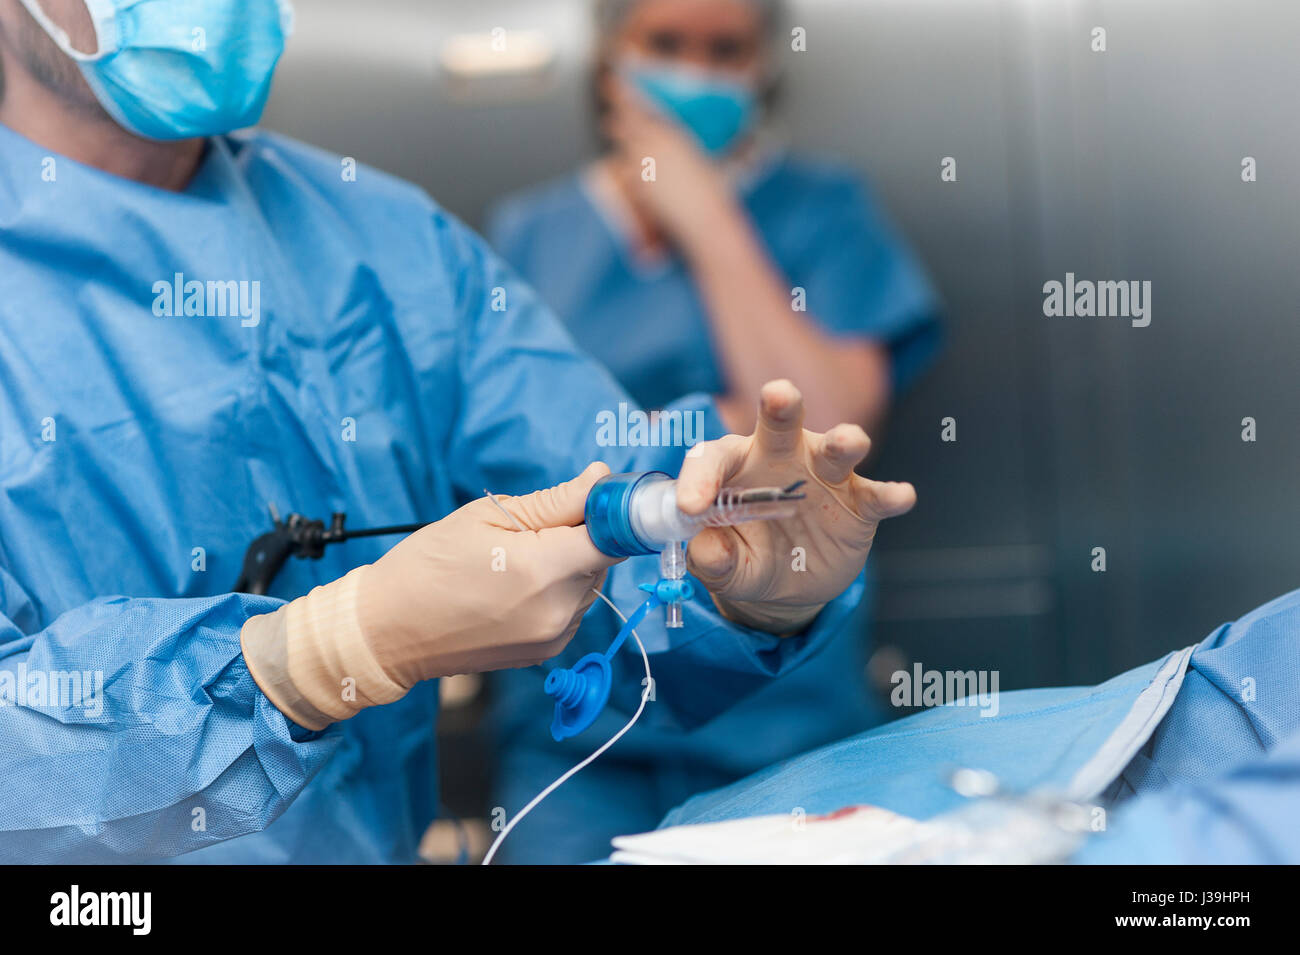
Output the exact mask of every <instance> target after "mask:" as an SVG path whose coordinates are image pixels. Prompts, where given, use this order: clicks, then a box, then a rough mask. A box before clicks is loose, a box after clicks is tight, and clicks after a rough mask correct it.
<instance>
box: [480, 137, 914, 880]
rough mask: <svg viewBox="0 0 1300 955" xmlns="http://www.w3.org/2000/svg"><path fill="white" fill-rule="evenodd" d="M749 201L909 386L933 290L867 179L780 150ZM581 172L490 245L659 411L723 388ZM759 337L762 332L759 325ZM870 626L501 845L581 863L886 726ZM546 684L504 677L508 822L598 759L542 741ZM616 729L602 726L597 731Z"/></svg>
mask: <svg viewBox="0 0 1300 955" xmlns="http://www.w3.org/2000/svg"><path fill="white" fill-rule="evenodd" d="M740 197H741V199H742V201H743V203H744V206H745V208H746V210H747V212H748V214H749V216H750V219H751V221H752V222H753V223H754V227H755V229H756V230H757V232H758V234H759V235H760V236H761V238H762V240H763V242H764V244H765V246H766V248H767V249H768V251H769V253H770V254H771V256H772V260H773V262H774V263H775V265H776V267H777V268H778V269H780V271H781V273H782V275H783V276H784V277H785V278H786V279H788V280H789V282H790V285H791V287H796V286H797V287H800V288H803V289H804V290H805V292H806V302H807V307H808V314H809V315H811V316H813V317H814V318H815V320H816V321H818V322H820V323H821V325H822V327H823V328H824V329H825V330H826V331H827V332H829V333H830V334H832V335H834V336H836V337H838V338H841V339H844V340H854V339H857V340H869V341H873V342H877V343H880V344H882V345H885V346H887V347H888V349H889V352H890V356H891V359H892V361H891V365H892V368H891V370H892V375H893V381H894V385H895V388H896V389H899V388H903V387H906V386H907V385H908V384H910V383H911V382H912V381H913V380H914V379H915V378H916V376H917V375H918V374H919V373H920V372H921V371H922V370H923V369H924V368H925V366H926V365H927V364H928V363H929V362H930V361H931V360H932V358H933V356H934V354H935V351H936V348H937V345H938V339H939V335H938V325H937V323H936V320H935V317H936V314H937V312H938V308H937V301H936V296H935V293H934V291H933V289H932V287H931V285H930V283H929V281H928V279H927V278H926V275H925V273H924V271H923V270H922V268H921V266H920V264H919V263H918V261H917V259H916V258H915V257H914V256H913V255H912V254H911V252H910V250H909V249H908V247H907V246H906V244H905V243H904V242H903V241H902V239H901V237H900V236H899V235H898V233H897V232H896V231H895V229H894V228H893V226H892V225H891V224H890V222H889V221H888V219H887V218H886V216H885V215H884V213H883V212H882V210H881V209H880V207H879V205H878V204H877V203H876V202H875V201H874V199H873V198H872V197H871V196H870V195H869V194H868V193H867V192H866V191H865V190H864V189H863V188H862V187H861V186H860V185H859V184H858V181H857V179H856V177H854V176H852V175H850V174H848V173H846V172H844V171H842V170H840V169H838V168H837V167H835V166H832V165H828V164H823V163H817V162H810V161H805V160H799V159H794V158H791V157H788V156H770V157H768V158H767V159H766V160H765V161H763V162H761V163H760V164H759V165H758V166H757V167H756V168H755V169H754V170H752V171H751V172H750V174H749V175H748V176H747V177H746V178H745V181H744V186H743V188H742V189H741V191H740ZM602 210H603V206H602V204H601V203H600V202H599V201H596V200H594V199H593V197H592V196H591V194H590V193H589V191H588V189H587V187H586V184H585V181H584V179H583V177H582V176H574V177H569V178H566V179H563V180H560V181H558V182H555V183H551V184H547V185H544V186H541V187H539V188H537V189H534V190H531V191H529V192H527V193H525V194H523V195H521V196H519V197H515V198H511V199H508V200H507V201H505V202H504V203H502V204H501V206H500V207H499V208H498V209H497V210H496V211H495V212H494V213H493V215H492V217H491V222H490V225H489V232H488V237H489V239H490V240H491V241H492V242H493V244H494V246H495V247H496V248H497V250H498V251H499V252H500V253H501V254H502V255H503V256H504V257H505V258H506V260H507V261H508V262H510V264H511V265H513V266H514V267H515V268H516V269H517V270H518V271H519V272H520V274H521V275H522V276H523V278H524V279H525V280H527V281H528V283H529V284H530V285H532V286H533V287H534V288H535V289H536V290H537V291H538V294H539V295H540V296H541V298H542V299H543V300H544V301H545V302H546V303H547V304H548V305H550V306H551V308H552V309H553V310H554V311H555V312H556V314H557V315H558V316H559V317H560V319H561V320H562V321H563V322H565V324H566V325H567V326H568V328H569V331H570V332H571V333H572V334H573V336H574V338H575V340H576V341H577V343H578V344H579V345H580V346H581V347H583V348H584V349H585V350H587V351H588V352H589V353H590V354H592V355H593V356H595V357H596V358H597V359H599V360H600V361H601V362H602V363H603V364H604V365H605V366H606V367H607V368H609V369H610V370H611V371H612V372H613V373H614V375H615V377H616V378H618V380H619V382H620V383H621V384H622V385H623V386H624V387H625V388H626V389H627V390H628V392H629V393H630V394H631V395H632V396H633V397H634V398H636V399H637V401H639V402H640V403H641V404H642V405H644V406H645V407H651V408H655V407H662V406H664V405H667V404H668V403H669V402H671V401H673V400H674V399H677V398H679V397H680V396H682V395H685V394H689V393H691V392H706V393H710V394H719V393H722V392H724V391H726V387H725V381H724V378H723V374H722V370H721V367H720V364H719V361H718V357H717V352H716V346H715V343H714V342H713V340H712V338H711V335H710V329H709V321H708V318H707V315H706V313H705V312H704V309H703V305H702V303H701V301H700V297H699V295H698V292H697V291H696V288H695V286H694V284H693V282H692V279H691V276H690V274H689V272H688V271H687V269H686V267H685V266H684V264H683V263H682V262H681V261H680V259H677V258H664V259H662V260H661V261H659V262H658V263H655V264H647V263H645V262H644V261H638V260H637V258H636V257H635V255H634V254H633V253H632V251H631V250H630V249H629V248H628V247H627V245H626V242H625V240H624V239H623V237H622V236H623V230H621V229H620V227H619V226H618V225H617V224H616V221H615V220H613V219H611V218H609V217H608V216H607V215H606V214H605V212H603V211H602ZM758 331H760V332H761V330H758ZM866 609H867V607H866V602H864V607H863V611H862V612H861V613H860V615H859V618H858V619H857V620H855V621H852V622H851V623H850V625H847V626H846V627H845V628H844V632H842V633H841V634H840V635H839V638H837V639H836V640H835V641H834V642H833V643H831V645H830V646H829V647H828V648H827V650H826V651H825V652H824V653H822V654H821V655H820V656H818V657H817V658H816V659H815V660H813V661H811V662H810V663H809V664H808V665H807V666H805V667H803V668H801V669H800V670H799V671H798V672H797V673H794V674H792V675H791V676H790V677H788V678H785V679H782V680H780V681H779V682H778V683H776V684H774V685H772V686H770V687H767V688H766V689H764V690H762V691H761V692H759V693H757V694H755V695H754V696H753V697H752V698H750V699H748V700H746V701H745V702H744V703H742V704H741V705H740V706H737V707H735V708H734V709H733V710H731V711H730V712H729V713H727V714H726V715H724V716H722V717H721V718H719V719H718V720H716V721H714V722H712V723H710V724H708V725H706V726H704V727H701V728H699V729H697V730H694V731H692V732H689V733H680V732H672V731H659V730H656V729H655V728H653V727H650V726H646V727H638V728H636V729H634V730H633V731H632V732H631V733H629V734H628V735H627V736H626V737H624V738H623V740H622V741H621V742H620V743H619V746H618V747H617V749H616V750H615V751H614V752H612V753H610V754H608V755H607V756H604V757H602V758H601V760H600V761H599V762H598V763H596V764H594V765H593V766H591V767H590V768H588V769H586V770H584V771H583V772H582V773H580V774H579V775H578V776H577V777H575V778H573V779H571V780H570V781H569V782H567V783H565V785H564V786H563V787H562V788H561V789H559V790H558V791H557V792H556V793H554V794H553V795H552V796H550V797H549V798H548V799H547V801H546V802H544V803H543V804H541V805H540V806H539V807H538V808H537V809H536V810H534V815H533V817H532V818H530V819H528V820H526V821H525V822H523V823H522V824H521V825H520V826H519V827H518V828H517V829H516V830H515V831H514V832H513V833H512V835H511V837H510V839H509V840H507V842H506V843H505V845H504V846H503V847H502V853H501V858H502V859H505V860H508V861H515V862H543V861H547V860H557V859H558V860H559V861H564V862H580V861H583V860H585V859H590V858H595V857H597V856H600V855H603V854H604V853H605V852H606V851H607V850H608V847H609V839H610V838H611V837H612V836H614V835H618V834H621V833H627V832H639V831H644V830H646V829H650V828H653V827H654V825H655V823H656V822H658V820H659V819H660V818H661V817H662V815H663V814H664V812H666V811H667V810H668V809H669V808H670V807H672V806H673V805H675V804H676V803H678V802H680V801H681V800H682V799H684V798H686V797H687V796H688V795H690V794H691V793H693V792H696V791H699V790H703V789H710V788H713V787H716V786H720V785H723V784H724V783H727V782H730V781H732V780H734V779H737V778H739V777H741V776H744V775H746V774H748V773H750V772H753V771H755V770H757V769H759V768H760V767H762V766H766V765H767V764H769V763H771V762H773V761H775V760H779V759H784V758H786V757H788V756H792V755H794V754H795V753H799V752H802V751H804V750H806V749H809V748H811V747H813V746H818V745H821V744H823V743H826V742H829V741H830V740H833V739H837V738H839V737H842V736H845V735H848V734H850V733H854V732H857V731H859V730H862V729H864V728H866V727H868V726H871V725H873V724H875V723H877V722H879V721H880V719H881V718H882V716H883V714H882V713H881V712H880V710H879V709H878V708H877V706H876V705H875V704H874V703H873V702H872V700H871V699H870V697H869V695H868V693H867V690H866V686H865V679H864V673H863V671H864V664H865V652H864V646H863V642H862V640H861V638H860V634H861V632H862V630H863V628H864V622H865V618H866ZM538 681H539V677H538V675H537V674H535V673H530V672H518V673H507V674H502V675H501V677H499V678H498V679H497V680H496V681H495V689H496V694H497V695H496V707H495V717H496V721H497V724H498V727H497V729H498V733H499V735H500V737H501V740H502V752H503V756H502V765H501V772H500V774H499V777H498V779H499V783H498V787H497V791H498V801H499V803H500V804H501V805H502V806H504V807H505V808H506V809H507V810H508V811H513V809H514V808H515V807H518V806H519V805H521V804H522V803H523V802H524V801H526V800H527V799H528V798H529V797H530V796H532V795H533V794H534V793H535V792H537V791H538V790H540V789H541V788H542V787H543V786H545V785H546V784H547V783H549V782H550V781H551V780H552V779H554V778H556V777H557V776H559V775H560V774H561V773H562V772H563V771H564V770H565V769H567V768H568V766H569V765H572V764H573V763H575V762H577V760H578V759H580V758H581V757H582V756H583V755H584V754H585V752H586V751H589V750H590V749H591V748H592V744H591V740H590V739H589V738H587V737H582V738H579V739H578V740H575V741H573V742H572V743H570V744H568V745H565V746H557V745H556V744H555V743H554V742H552V741H551V740H550V739H549V738H548V737H547V735H546V733H545V726H544V723H543V721H542V715H543V706H544V700H543V699H542V698H541V697H539V695H538V692H537V691H538V685H539V682H538ZM617 728H618V726H617V724H615V723H614V722H613V721H612V720H611V721H606V722H604V723H602V724H601V725H600V727H599V731H596V730H593V731H592V733H591V736H592V737H595V738H600V737H601V736H602V734H606V735H608V734H610V733H612V732H614V731H615V730H616V729H617Z"/></svg>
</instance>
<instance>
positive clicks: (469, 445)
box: [436, 219, 864, 728]
mask: <svg viewBox="0 0 1300 955" xmlns="http://www.w3.org/2000/svg"><path fill="white" fill-rule="evenodd" d="M436 235H437V239H438V242H439V246H440V248H439V250H438V254H439V256H440V257H441V259H442V261H443V262H444V263H445V264H446V268H447V270H448V272H449V273H451V274H455V275H456V276H457V287H456V289H455V301H456V305H457V312H458V319H459V320H458V322H457V332H458V334H460V335H461V336H462V341H461V344H460V347H459V348H458V350H457V353H458V355H459V356H460V358H459V360H460V377H461V401H460V407H459V409H458V411H457V418H456V424H455V427H454V429H453V434H452V436H451V439H450V447H449V449H448V453H449V456H450V461H451V472H452V474H454V475H455V476H456V479H457V481H458V482H459V483H460V487H459V490H460V493H461V494H462V495H464V496H465V497H466V498H469V497H476V496H480V495H482V494H483V492H484V490H490V491H492V492H493V493H503V494H520V493H527V492H529V491H533V490H535V489H537V488H541V487H549V486H552V485H554V484H557V483H559V482H561V481H565V480H568V479H569V478H571V477H573V476H574V475H576V474H577V473H579V472H580V471H581V470H582V469H583V467H585V466H586V465H587V464H588V463H590V462H591V461H603V462H605V463H606V464H608V465H609V466H610V468H611V469H612V470H613V471H615V472H622V471H646V470H661V471H665V472H668V473H670V474H674V475H675V474H676V473H677V472H678V470H679V469H680V467H681V462H682V458H683V456H684V454H685V451H686V448H685V446H684V445H683V443H682V442H681V441H678V442H675V443H672V445H671V446H662V443H660V445H659V446H652V445H649V444H646V443H644V442H642V443H640V444H638V443H636V442H634V441H632V440H627V441H622V442H619V441H610V440H607V439H608V438H609V437H610V431H609V428H608V427H606V428H602V426H601V424H602V421H605V422H608V421H609V420H626V419H627V418H628V417H629V416H635V415H638V414H640V412H639V411H638V410H637V409H636V407H635V405H633V404H632V402H631V400H630V399H629V398H628V397H627V395H626V394H625V393H624V392H623V390H622V389H621V388H620V387H619V385H618V384H617V383H616V382H615V381H614V379H613V377H612V376H611V375H610V374H609V373H608V372H607V371H606V370H605V369H604V368H602V367H600V366H599V365H597V364H596V363H595V362H594V361H593V360H592V359H590V358H589V357H587V356H586V355H584V354H582V353H580V352H579V351H578V350H577V349H576V347H575V345H574V344H573V342H572V340H571V339H570V338H569V336H568V333H567V332H566V331H565V330H564V329H563V328H562V327H561V325H560V323H559V322H558V321H557V320H556V319H555V317H554V316H553V315H552V314H551V313H550V312H549V311H548V310H547V309H546V307H545V306H543V305H542V304H541V303H540V302H539V301H538V299H537V298H536V296H535V295H534V294H533V292H532V291H531V290H530V289H529V288H528V287H527V286H525V285H524V284H523V283H522V282H520V281H519V280H518V279H517V278H516V277H515V276H514V275H513V274H512V273H511V272H510V270H509V269H508V268H507V267H506V266H505V265H504V264H503V263H502V262H501V261H500V260H499V259H498V258H497V257H496V255H495V254H494V253H492V252H491V251H490V250H489V249H488V248H487V247H486V245H485V244H484V243H483V242H482V240H480V239H479V238H478V237H477V236H475V235H473V234H472V233H470V232H469V230H468V229H465V228H464V227H462V226H460V225H459V223H456V222H455V221H454V220H450V219H444V220H441V221H439V222H438V224H437V230H436ZM755 400H757V396H755ZM665 410H666V411H667V412H681V413H682V415H683V419H682V420H683V421H684V422H694V423H696V425H697V432H698V433H697V437H698V438H702V439H708V438H713V437H718V436H720V435H721V434H723V428H722V425H721V421H720V419H719V418H718V414H717V410H716V407H715V406H714V404H713V402H712V400H711V399H709V398H707V397H706V396H703V395H697V396H692V397H688V398H685V399H683V400H682V401H680V402H678V403H676V404H674V405H672V406H670V407H669V408H668V409H665ZM688 416H689V417H688ZM686 427H687V426H686V425H683V430H682V432H680V433H681V434H686V433H687V432H686V431H685V428H686ZM615 430H617V429H615ZM658 576H659V571H658V558H657V557H655V556H650V557H639V558H632V559H630V560H627V561H624V562H623V563H622V564H619V565H618V566H616V567H615V568H613V569H612V570H611V571H610V573H609V577H608V580H607V583H606V588H605V592H606V595H607V596H608V597H609V598H610V599H611V600H612V601H613V602H614V604H615V605H617V606H618V607H619V608H620V609H621V610H622V612H623V613H624V614H627V615H629V616H630V615H631V613H632V611H633V610H634V609H635V608H636V607H637V606H638V605H639V604H640V603H641V602H642V601H643V600H644V599H645V594H644V593H642V592H641V591H640V590H638V589H637V586H638V584H642V583H653V582H654V581H655V580H656V579H657V578H658ZM863 589H864V580H863V576H862V575H859V576H858V578H857V579H856V580H855V581H854V583H853V584H852V585H851V586H850V587H849V588H847V589H846V590H845V592H844V593H843V594H842V595H840V597H838V598H837V599H836V600H833V601H832V602H831V603H830V604H828V605H827V606H826V608H825V609H823V611H822V612H821V614H819V616H818V617H817V619H816V620H814V621H813V623H812V624H811V625H810V626H809V627H808V628H807V629H806V630H805V631H804V632H803V633H802V634H798V635H795V636H791V637H787V638H784V639H782V638H778V637H776V636H774V635H772V634H769V633H764V632H761V631H757V630H751V629H749V628H746V627H741V626H738V625H736V624H733V623H731V622H729V621H727V620H725V619H724V618H723V617H722V616H721V615H720V614H718V612H717V610H716V608H715V607H714V606H713V602H712V599H711V598H710V597H709V595H708V594H707V593H706V592H704V588H702V587H699V588H697V595H696V598H695V600H694V601H693V602H692V603H691V604H689V605H688V606H687V607H686V608H685V618H686V626H685V627H684V628H682V629H679V630H668V629H667V628H666V627H665V626H664V625H663V619H662V618H663V614H662V612H660V613H655V614H651V615H650V616H649V617H648V618H647V621H646V622H645V623H644V624H643V625H641V626H640V627H638V629H637V633H638V635H639V636H640V637H641V639H642V640H643V641H644V643H645V646H646V649H647V651H648V653H649V656H650V666H651V673H652V676H653V678H654V681H655V686H654V689H655V696H654V699H655V702H656V704H658V705H655V706H650V707H648V708H647V710H646V715H645V716H643V720H645V721H646V722H647V723H651V724H659V725H671V726H678V727H684V728H689V727H692V726H696V725H699V724H701V723H703V722H705V721H707V720H709V719H711V718H712V717H714V716H716V715H718V714H719V713H720V712H722V711H723V710H724V709H726V708H727V707H728V706H730V705H731V704H732V703H735V702H737V701H739V700H740V699H742V698H744V697H745V696H747V695H748V694H750V693H751V692H753V691H754V690H757V689H758V688H759V687H761V686H763V685H765V684H766V683H767V682H768V681H770V680H771V679H772V678H774V677H778V676H780V675H782V674H784V673H786V672H788V671H789V670H791V669H793V668H795V667H797V666H798V665H800V664H801V663H802V662H803V661H804V660H806V659H807V658H808V657H809V656H811V655H812V654H814V653H816V652H818V651H819V650H820V649H821V648H822V647H823V646H824V645H826V644H827V643H828V642H829V641H830V640H831V639H833V637H834V635H835V633H836V630H837V629H838V628H839V627H841V626H842V625H843V624H844V622H845V620H846V619H847V617H848V615H849V614H850V612H851V611H852V609H853V607H854V606H855V605H856V604H857V603H858V601H859V600H860V599H861V596H862V592H863ZM617 630H618V621H617V620H616V618H615V617H614V615H613V613H612V611H610V610H609V608H608V607H606V606H605V605H604V604H603V603H600V602H597V603H596V605H595V606H594V607H593V608H592V610H591V612H590V613H588V615H587V617H586V619H585V620H584V622H583V626H582V627H581V628H580V630H579V632H578V635H577V637H576V638H575V639H574V640H573V641H572V643H571V644H570V647H569V648H568V650H567V651H566V653H565V655H564V657H563V661H564V662H565V663H572V662H573V660H575V659H576V658H577V657H578V656H580V655H582V654H585V653H589V652H593V651H596V650H600V651H604V650H605V649H607V648H608V646H609V643H610V640H611V639H612V638H613V636H614V634H615V633H616V632H617ZM628 646H629V650H627V651H625V653H624V655H623V656H622V658H621V663H619V664H618V665H617V666H616V667H615V687H614V691H613V693H612V695H611V702H612V704H613V705H615V706H616V707H618V708H619V709H622V710H624V711H625V712H626V711H629V710H631V709H633V708H635V706H636V703H637V701H638V700H639V699H640V696H641V693H642V685H643V682H644V678H645V671H644V668H643V666H642V664H641V661H640V660H639V659H638V657H637V654H636V651H635V649H634V648H632V645H631V643H630V642H629V645H628Z"/></svg>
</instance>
